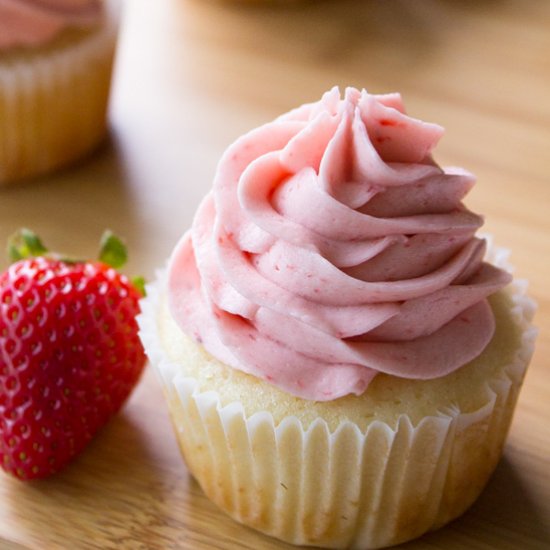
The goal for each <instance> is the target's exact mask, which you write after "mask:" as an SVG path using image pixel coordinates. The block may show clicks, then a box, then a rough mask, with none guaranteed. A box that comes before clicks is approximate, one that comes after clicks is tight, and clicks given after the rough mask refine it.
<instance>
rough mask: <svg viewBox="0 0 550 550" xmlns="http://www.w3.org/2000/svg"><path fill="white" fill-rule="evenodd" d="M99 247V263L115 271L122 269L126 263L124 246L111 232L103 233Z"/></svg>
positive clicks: (126, 255) (126, 257)
mask: <svg viewBox="0 0 550 550" xmlns="http://www.w3.org/2000/svg"><path fill="white" fill-rule="evenodd" d="M100 246H101V248H100V250H99V261H100V262H103V263H104V264H107V265H110V266H111V267H114V268H115V269H118V268H120V267H122V266H123V265H124V264H125V263H126V260H127V259H128V253H127V252H126V246H125V245H124V243H123V242H122V241H121V240H120V239H119V238H118V237H117V236H116V235H115V234H114V233H113V232H112V231H109V230H107V231H105V233H103V236H102V237H101V245H100Z"/></svg>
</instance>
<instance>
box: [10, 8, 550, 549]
mask: <svg viewBox="0 0 550 550" xmlns="http://www.w3.org/2000/svg"><path fill="white" fill-rule="evenodd" d="M549 30H550V3H549V2H547V1H545V0H538V1H537V0H532V1H530V2H522V1H520V0H479V1H473V0H468V1H464V2H460V3H459V2H453V1H451V0H426V1H418V2H408V1H406V0H394V1H391V2H383V1H376V0H339V1H338V0H332V1H330V0H324V1H320V0H319V1H317V2H315V1H311V2H305V1H304V2H298V1H296V2H288V3H287V2H275V3H265V4H264V3H261V2H235V3H232V2H229V1H226V2H223V1H218V2H216V1H206V0H156V1H155V2H151V1H150V0H132V1H131V2H127V5H126V14H125V19H124V24H123V28H122V33H121V41H120V51H119V57H118V62H117V71H116V81H115V88H114V94H113V98H112V99H113V101H112V113H111V121H112V124H111V126H112V132H111V138H110V140H109V142H108V143H106V144H105V146H104V147H103V148H102V149H101V150H100V151H98V152H97V153H96V154H95V155H94V156H92V157H91V158H90V159H88V160H87V161H86V162H84V163H82V164H80V165H79V166H75V167H74V168H72V169H70V170H67V171H65V172H62V173H59V174H56V175H53V176H51V177H47V178H43V179H41V180H39V181H34V182H29V183H27V184H24V185H19V186H17V187H13V188H8V189H3V190H1V191H0V242H2V241H4V240H5V238H6V237H7V236H8V235H9V234H10V233H11V232H12V231H13V230H14V229H15V228H17V227H18V226H21V225H27V226H31V227H33V228H35V229H36V230H38V231H39V232H40V233H41V234H42V235H43V236H44V239H45V241H47V243H49V244H51V245H52V246H53V245H55V247H56V248H59V249H63V250H67V251H72V252H75V251H80V253H81V254H89V255H93V254H94V253H95V243H96V241H97V239H98V238H99V235H100V234H101V232H102V230H103V228H104V227H105V226H109V227H111V228H112V229H113V230H115V231H116V232H118V233H120V234H123V235H125V236H126V239H127V241H128V244H129V246H130V248H131V252H132V256H131V262H130V265H129V268H128V269H129V271H130V272H133V273H143V274H145V275H146V276H147V277H149V278H151V277H153V276H154V271H155V269H156V268H158V267H159V266H162V265H163V263H164V261H165V258H166V257H167V256H168V254H169V253H170V250H171V249H172V247H173V246H174V244H175V242H176V241H177V239H178V238H179V236H180V235H181V233H182V232H183V231H184V230H185V228H187V227H188V225H189V224H190V222H191V219H192V215H193V212H194V210H195V208H196V206H197V204H198V202H199V200H200V198H201V197H202V196H203V195H204V193H205V192H206V191H207V190H208V189H209V188H210V185H211V181H212V176H213V174H214V171H215V167H216V163H217V160H218V158H219V156H220V155H221V153H222V152H223V150H224V149H225V147H227V145H229V143H230V142H231V141H232V140H233V139H235V138H236V137H237V136H238V135H240V134H242V133H243V132H245V131H247V130H249V129H251V128H252V127H254V126H257V125H258V124H261V123H263V122H267V121H268V120H270V119H272V118H273V117H275V116H276V115H278V114H280V113H281V112H283V111H286V110H288V109H290V108H292V107H294V106H297V105H298V104H300V103H302V102H304V101H313V100H316V99H317V98H318V97H319V96H320V95H321V93H322V92H323V91H325V90H326V89H328V88H330V87H331V86H332V85H334V84H339V85H340V86H345V85H348V84H349V85H355V86H358V87H366V88H367V89H369V90H370V91H373V92H387V91H395V90H398V91H401V92H402V94H403V96H404V99H405V103H406V105H407V107H408V111H409V113H411V114H412V115H413V116H416V117H418V118H422V119H425V120H432V121H435V122H438V123H440V124H442V125H443V126H445V127H446V129H447V134H446V136H445V138H444V139H443V141H442V142H441V144H440V146H439V148H438V151H437V155H436V156H437V159H438V160H439V161H440V163H442V164H445V165H460V166H464V167H466V168H468V169H469V170H471V171H473V172H474V173H476V174H477V176H478V181H479V182H478V184H477V186H476V188H475V189H474V191H472V193H471V194H470V195H469V197H468V201H467V203H468V205H469V206H470V207H471V208H472V209H473V210H474V211H477V212H482V213H484V214H485V215H486V220H487V223H486V229H487V231H488V232H490V233H493V234H494V236H495V240H496V242H497V243H498V244H500V245H503V246H506V247H508V248H510V249H511V250H512V251H513V254H512V261H513V263H514V264H515V266H516V267H517V271H516V274H517V276H518V277H521V278H526V279H528V280H529V281H530V289H531V294H532V296H533V297H534V298H535V299H536V300H537V301H538V303H539V311H538V314H537V317H536V320H537V325H538V326H539V327H540V336H539V340H538V344H537V351H536V353H535V357H534V360H533V362H532V365H531V368H530V370H529V373H528V376H527V379H526V382H525V385H524V388H523V390H522V393H521V396H520V402H519V405H518V409H517V412H516V415H515V419H514V422H513V426H512V429H511V433H510V437H509V440H508V443H507V446H506V449H505V453H504V458H503V460H502V461H501V463H500V465H499V467H498V468H497V471H496V473H495V475H494V476H493V478H492V480H491V482H490V484H489V486H488V487H487V489H486V490H485V492H484V493H483V495H482V496H481V498H480V499H479V500H478V502H477V503H476V504H475V505H474V506H473V508H472V509H471V510H470V511H469V512H468V513H466V514H465V515H464V516H463V517H462V518H460V519H459V520H457V521H455V522H453V523H452V524H451V525H449V526H447V527H446V528H444V529H442V530H440V531H438V532H435V533H431V534H428V535H426V536H424V537H422V538H421V539H419V540H417V541H414V542H411V543H409V544H406V545H403V546H402V547H403V548H404V549H405V548H406V549H407V550H409V549H410V550H413V549H414V550H421V549H422V550H423V549H426V550H427V549H445V550H454V549H456V550H458V549H464V548H469V549H474V550H477V549H479V550H482V549H499V550H506V549H509V550H515V549H526V550H537V549H543V548H549V547H550V429H549V428H548V418H549V417H550V371H549V369H548V366H547V363H546V361H545V358H546V357H548V356H550V335H549V329H550V284H549V278H550V239H549V231H550V216H549V215H548V204H550V101H548V97H549V94H550V32H549ZM5 265H6V263H5V261H4V260H3V259H2V260H1V261H0V267H2V268H3V267H4V266H5ZM287 547H288V546H286V545H284V544H282V543H279V542H276V541H273V540H271V539H268V538H266V537H264V536H262V535H259V534H256V533H254V532H252V531H250V530H248V529H246V528H244V527H242V526H240V525H238V524H236V523H234V522H233V521H232V520H230V519H228V518H227V517H226V516H225V515H223V514H222V513H221V512H219V511H218V510H217V509H216V508H215V507H214V505H212V504H211V503H210V502H209V501H208V500H207V499H206V497H205V496H204V495H203V493H202V491H201V490H200V488H199V487H198V486H197V484H196V483H195V482H194V481H193V480H192V479H191V478H190V476H189V474H188V472H187V470H186V468H185V465H184V463H183V461H182V460H181V459H180V456H179V453H178V450H177V446H176V444H175V442H174V439H173V438H172V434H171V427H170V423H169V420H168V417H167V414H166V410H165V406H164V402H163V399H162V396H161V393H160V390H159V387H158V385H157V383H156V380H155V378H154V376H153V374H152V373H151V372H147V373H146V375H145V376H144V378H143V380H142V382H141V384H140V385H139V387H138V389H137V391H136V392H135V393H134V395H133V396H132V398H131V399H130V401H129V402H128V404H127V405H126V407H125V408H124V410H123V412H122V413H121V414H120V415H119V416H118V417H117V418H115V419H114V420H113V422H111V424H109V425H108V426H107V427H106V429H105V430H104V431H103V432H102V433H101V434H100V435H99V437H98V438H97V439H96V440H95V441H94V442H93V444H92V445H91V446H90V447H89V448H88V449H87V451H86V452H85V453H84V454H83V455H82V456H81V457H79V458H78V459H77V460H76V461H75V462H74V463H73V464H72V465H71V466H70V467H69V468H67V469H66V470H65V471H64V472H62V473H61V474H60V475H58V476H56V477H54V478H51V479H48V480H44V481H40V482H36V483H27V484H23V483H19V482H17V481H15V480H12V479H10V478H8V477H7V476H6V475H3V474H0V548H2V549H3V548H7V549H11V548H25V549H28V548H33V549H34V548H36V549H58V548H59V549H65V548H67V549H74V548H76V549H79V548H84V549H85V548H102V549H111V548H112V549H115V548H116V549H119V548H128V549H153V550H155V549H167V548H170V549H172V548H174V549H175V548H183V549H193V550H194V549H210V548H216V549H227V550H229V549H236V548H245V549H254V550H257V549H260V548H261V549H264V548H265V549H271V548H273V549H274V548H287Z"/></svg>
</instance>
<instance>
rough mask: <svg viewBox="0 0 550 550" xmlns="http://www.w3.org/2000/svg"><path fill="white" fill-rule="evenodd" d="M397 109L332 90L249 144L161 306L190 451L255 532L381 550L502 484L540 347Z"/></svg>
mask: <svg viewBox="0 0 550 550" xmlns="http://www.w3.org/2000/svg"><path fill="white" fill-rule="evenodd" d="M442 133H443V129H442V128H441V127H440V126H437V125H435V124H428V123H424V122H421V121H419V120H416V119H413V118H410V117H409V116H407V115H406V114H405V110H404V107H403V104H402V101H401V97H400V96H399V95H398V94H390V95H371V94H368V93H367V92H366V91H364V90H363V91H358V90H356V89H352V88H350V89H347V90H346V92H345V96H344V97H343V98H341V96H340V92H339V91H338V89H336V88H335V89H333V90H331V91H329V92H327V93H326V94H325V95H324V96H323V97H322V99H321V100H320V101H318V102H317V103H312V104H307V105H303V106H302V107H299V108H298V109H296V110H293V111H291V112H289V113H288V114H285V115H283V116H281V117H279V118H277V119H276V120H275V121H273V122H271V123H269V124H266V125H265V126H262V127H260V128H258V129H256V130H253V131H252V132H250V133H248V134H246V135H245V136H243V137H241V138H240V139H238V140H237V141H236V142H235V143H234V144H233V145H231V146H230V147H229V149H228V150H227V151H226V153H225V154H224V155H223V157H222V159H221V161H220V164H219V166H218V169H217V173H216V177H215V181H214V186H213V189H212V191H211V192H210V193H209V194H208V195H207V196H206V198H205V199H204V201H203V202H202V204H201V206H200V208H199V209H198V212H197V214H196V217H195V219H194V222H193V226H192V228H191V230H190V231H189V232H187V233H186V234H185V235H184V236H183V237H182V239H181V241H180V242H179V244H177V246H176V248H175V250H174V252H173V254H172V256H171V258H170V261H169V265H168V268H167V269H166V270H165V271H163V272H161V273H159V276H158V280H157V282H156V283H155V284H154V285H152V286H151V287H150V289H149V293H148V298H147V299H146V300H145V301H144V302H143V304H142V311H143V313H142V315H141V317H140V324H141V334H142V340H143V342H144V345H145V348H146V351H147V353H148V355H149V357H150V360H151V362H152V364H153V365H154V366H155V367H156V369H157V371H158V373H159V377H160V380H161V382H162V386H163V389H164V393H165V396H166V399H167V402H168V406H169V410H170V415H171V418H172V421H173V425H174V429H175V434H176V436H177V439H178V442H179V445H180V448H181V451H182V453H183V456H184V458H185V461H186V463H187V466H188V468H189V470H190V471H191V473H192V474H193V475H194V476H195V478H196V479H197V481H198V482H199V484H200V485H201V487H202V488H203V490H204V492H205V493H206V494H207V495H208V497H209V498H210V499H211V500H212V501H213V502H215V503H216V504H217V505H218V506H219V507H220V508H221V509H223V510H224V511H226V512H227V513H228V514H230V515H231V516H232V517H233V518H235V519H236V520H237V521H239V522H242V523H243V524H245V525H247V526H249V527H252V528H254V529H257V530H259V531H261V532H263V533H266V534H268V535H271V536H273V537H276V538H279V539H281V540H284V541H286V542H289V543H292V544H297V545H312V546H318V547H325V548H343V547H351V548H362V549H367V548H382V547H386V546H389V545H393V544H398V543H401V542H404V541H407V540H410V539H412V538H415V537H418V536H420V535H421V534H423V533H425V532H426V531H429V530H431V529H436V528H438V527H441V526H442V525H444V524H445V523H447V522H448V521H450V520H452V519H453V518H456V517H457V516H459V515H460V514H462V513H463V512H464V511H465V510H466V509H467V508H468V506H470V505H471V504H472V502H473V501H474V500H475V499H476V498H477V496H478V495H479V494H480V492H481V490H482V489H483V487H484V485H485V484H486V482H487V480H488V478H489V477H490V475H491V472H492V471H493V469H494V468H495V465H496V464H497V462H498V460H499V457H500V456H501V452H502V448H503V445H504V441H505V438H506V433H507V430H508V427H509V424H510V420H511V417H512V413H513V410H514V406H515V403H516V399H517V396H518V392H519V389H520V386H521V383H522V379H523V376H524V373H525V370H526V368H527V364H528V362H529V359H530V356H531V354H532V351H533V345H534V336H535V332H534V329H533V328H532V327H531V325H530V321H531V318H532V314H533V309H534V307H533V303H532V302H531V300H530V299H529V298H527V297H526V295H525V285H524V284H522V283H519V282H514V281H512V277H511V275H510V274H509V266H508V265H507V253H506V251H504V250H503V249H499V248H496V247H494V246H493V245H492V244H490V243H489V242H488V239H484V238H480V237H478V236H477V232H478V229H479V228H480V226H481V225H482V219H481V218H480V217H479V216H478V215H476V214H474V213H472V212H470V211H469V210H468V209H467V208H466V207H465V206H464V205H463V203H462V200H463V198H464V196H465V195H466V194H467V192H468V191H469V190H470V189H471V187H472V185H473V184H474V177H473V176H472V175H471V174H470V173H468V172H466V171H465V170H462V169H458V168H449V169H442V168H440V167H439V166H438V165H437V164H436V162H435V161H434V160H433V158H432V154H431V152H432V150H433V148H434V147H435V145H436V144H437V142H438V140H439V139H440V137H441V135H442Z"/></svg>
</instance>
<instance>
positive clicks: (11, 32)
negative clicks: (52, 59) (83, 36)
mask: <svg viewBox="0 0 550 550" xmlns="http://www.w3.org/2000/svg"><path fill="white" fill-rule="evenodd" d="M102 11H103V7H102V3H101V0H0V50H7V49H10V48H15V47H29V46H31V47H32V46H39V45H42V44H45V43H47V42H49V41H50V40H51V39H52V38H54V37H55V36H56V35H57V34H58V33H59V32H61V31H62V30H63V29H65V28H67V27H84V28H86V27H90V26H93V25H95V24H97V23H98V22H99V21H100V20H101V15H102Z"/></svg>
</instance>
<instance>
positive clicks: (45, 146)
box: [0, 0, 118, 185]
mask: <svg viewBox="0 0 550 550" xmlns="http://www.w3.org/2000/svg"><path fill="white" fill-rule="evenodd" d="M117 9H118V7H117V5H116V0H113V1H112V2H111V1H109V3H104V2H102V0H0V185H3V184H9V183H13V182H15V181H18V180H22V179H26V178H30V177H33V176H38V175H41V174H45V173H48V172H51V171H53V170H56V169H58V168H61V167H63V166H66V165H68V164H70V163H72V162H74V161H76V160H77V159H80V158H81V157H83V156H84V155H85V154H86V153H89V152H90V151H91V150H92V149H94V147H96V146H97V145H98V144H99V143H100V142H101V140H102V139H103V138H104V136H105V132H106V113H107V103H108V97H109V89H110V82H111V72H112V65H113V58H114V52H115V45H116V36H117V24H118V17H117Z"/></svg>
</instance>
